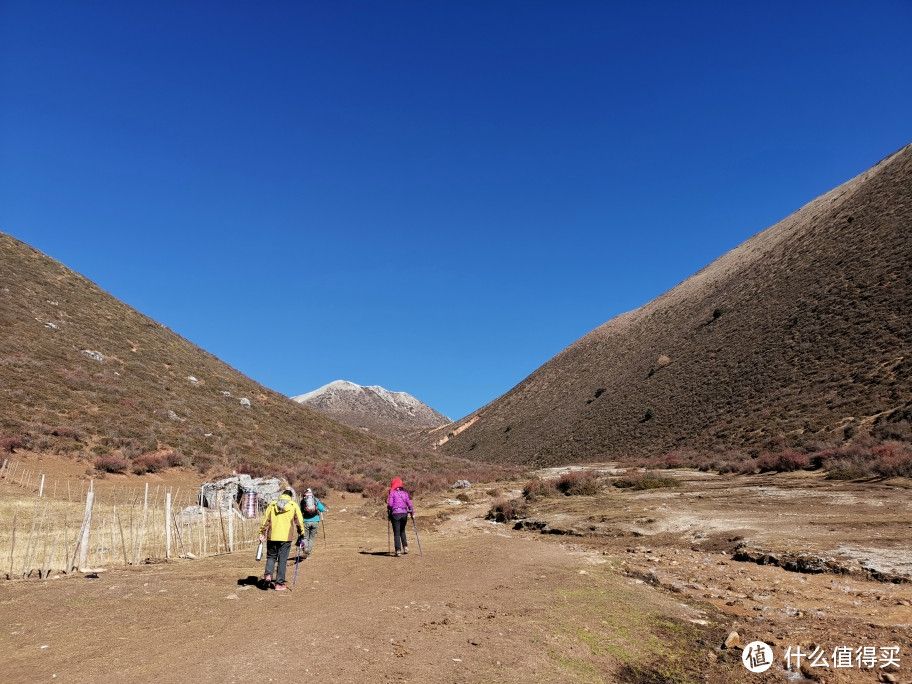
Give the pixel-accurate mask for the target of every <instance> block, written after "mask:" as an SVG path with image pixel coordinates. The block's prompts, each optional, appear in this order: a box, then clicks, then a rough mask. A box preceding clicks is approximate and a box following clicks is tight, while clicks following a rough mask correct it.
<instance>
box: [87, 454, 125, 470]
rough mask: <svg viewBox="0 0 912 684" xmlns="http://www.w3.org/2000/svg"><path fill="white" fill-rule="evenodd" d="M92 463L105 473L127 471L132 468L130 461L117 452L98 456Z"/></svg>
mask: <svg viewBox="0 0 912 684" xmlns="http://www.w3.org/2000/svg"><path fill="white" fill-rule="evenodd" d="M92 465H94V466H95V469H96V470H100V471H101V472H103V473H126V472H127V470H129V468H130V461H128V460H127V459H125V458H124V457H122V456H117V455H116V454H108V455H105V456H99V457H98V458H96V459H95V460H94V461H93V462H92Z"/></svg>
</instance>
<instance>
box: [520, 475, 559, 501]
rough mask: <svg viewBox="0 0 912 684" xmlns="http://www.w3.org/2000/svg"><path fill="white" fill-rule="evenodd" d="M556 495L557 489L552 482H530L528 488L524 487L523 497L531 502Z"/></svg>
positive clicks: (527, 484)
mask: <svg viewBox="0 0 912 684" xmlns="http://www.w3.org/2000/svg"><path fill="white" fill-rule="evenodd" d="M555 494H557V487H555V486H554V482H552V481H548V482H545V481H544V480H529V482H527V483H526V486H525V487H523V496H524V497H525V498H526V499H527V500H529V501H532V500H533V499H537V498H545V497H549V496H554V495H555Z"/></svg>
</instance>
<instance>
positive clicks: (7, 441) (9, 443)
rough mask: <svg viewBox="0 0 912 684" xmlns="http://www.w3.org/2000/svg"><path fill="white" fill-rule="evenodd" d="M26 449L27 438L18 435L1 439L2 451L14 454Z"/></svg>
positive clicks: (0, 446)
mask: <svg viewBox="0 0 912 684" xmlns="http://www.w3.org/2000/svg"><path fill="white" fill-rule="evenodd" d="M24 447H25V437H23V436H22V435H16V436H15V437H0V451H5V452H7V453H10V454H11V453H13V451H15V450H16V449H22V448H24Z"/></svg>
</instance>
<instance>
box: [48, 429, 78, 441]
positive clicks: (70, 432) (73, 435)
mask: <svg viewBox="0 0 912 684" xmlns="http://www.w3.org/2000/svg"><path fill="white" fill-rule="evenodd" d="M51 434H52V435H54V436H55V437H66V438H67V439H73V440H75V441H77V442H84V441H86V433H84V432H83V431H82V430H77V429H76V428H72V427H57V428H54V430H53V432H51Z"/></svg>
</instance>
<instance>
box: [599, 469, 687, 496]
mask: <svg viewBox="0 0 912 684" xmlns="http://www.w3.org/2000/svg"><path fill="white" fill-rule="evenodd" d="M613 484H614V486H615V487H618V488H619V489H630V490H633V491H639V490H643V489H661V488H662V487H678V486H680V484H681V483H680V482H678V480H677V479H676V478H674V477H663V476H662V475H659V474H657V473H654V472H651V471H646V472H636V473H631V474H628V475H627V476H626V477H621V478H618V479H617V480H615V481H614V482H613Z"/></svg>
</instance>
